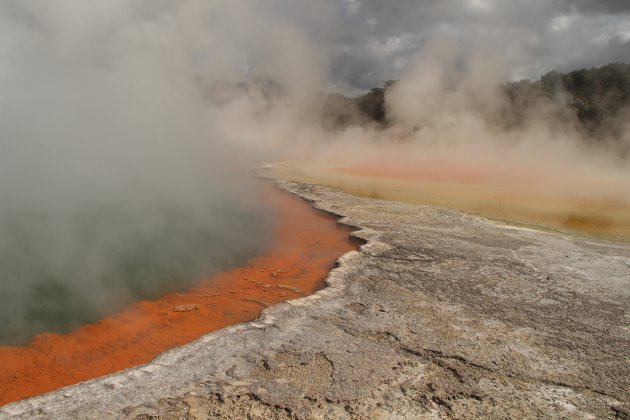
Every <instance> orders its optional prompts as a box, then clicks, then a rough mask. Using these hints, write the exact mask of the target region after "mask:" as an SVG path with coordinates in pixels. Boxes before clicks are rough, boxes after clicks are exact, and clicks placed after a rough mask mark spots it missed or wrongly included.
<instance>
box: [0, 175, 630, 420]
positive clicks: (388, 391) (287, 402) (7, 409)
mask: <svg viewBox="0 0 630 420" xmlns="http://www.w3.org/2000/svg"><path fill="white" fill-rule="evenodd" d="M278 183H279V185H280V186H281V187H282V188H284V189H287V190H289V191H291V192H293V193H295V194H297V195H299V196H301V197H303V198H305V199H307V200H310V201H312V202H313V203H314V205H315V207H317V208H319V209H322V210H325V211H327V212H331V213H334V214H336V215H339V216H340V217H341V220H340V222H341V223H344V224H348V225H351V226H355V227H357V229H358V230H357V231H356V232H354V236H356V237H357V238H360V239H363V240H365V241H366V244H365V245H362V246H361V248H360V249H359V250H358V251H355V252H351V253H348V254H346V255H344V256H343V257H342V258H340V260H339V267H338V268H337V269H335V270H333V271H332V272H331V273H330V275H329V277H328V285H329V286H328V287H327V288H326V289H325V290H322V291H320V292H319V293H317V294H315V295H312V296H309V297H306V298H302V299H298V300H294V301H291V302H287V303H283V304H280V305H277V306H274V307H271V308H268V309H267V310H265V312H264V313H263V316H262V317H261V318H260V319H259V320H257V321H256V322H253V323H248V324H243V325H238V326H234V327H231V328H227V329H224V330H222V331H218V332H216V333H211V334H208V335H206V336H204V337H202V338H201V339H199V340H197V341H195V342H193V343H190V344H188V345H186V346H182V347H179V348H176V349H173V350H171V351H169V352H167V353H165V354H163V355H162V356H160V357H158V358H157V359H155V360H154V361H153V362H151V363H149V364H147V365H144V366H139V367H137V368H133V369H129V370H126V371H124V372H121V373H118V374H115V375H110V376H107V377H104V378H100V379H95V380H92V381H89V382H86V383H82V384H78V385H75V386H71V387H68V388H64V389H61V390H59V391H56V392H53V393H50V394H47V395H43V396H40V397H36V398H32V399H29V400H25V401H21V402H17V403H13V404H10V405H7V406H4V407H2V408H0V418H10V417H16V418H53V419H60V418H136V419H152V418H160V419H178V418H190V419H203V418H209V417H210V418H215V417H217V418H245V417H247V418H254V419H258V418H259V419H272V418H277V419H284V418H331V419H333V418H334V419H337V418H375V419H376V418H384V419H385V418H387V419H389V418H583V419H586V418H615V417H618V418H629V416H630V245H628V244H623V243H614V242H607V241H603V240H594V239H585V238H577V237H571V236H565V235H561V234H556V233H544V232H539V231H536V230H532V229H523V228H514V227H509V226H502V225H498V224H495V223H492V222H490V221H487V220H485V219H482V218H479V217H475V216H470V215H467V214H464V213H461V212H459V211H456V210H451V209H446V208H439V207H429V206H419V205H411V204H402V203H397V202H387V201H380V200H373V199H366V198H357V197H354V196H351V195H347V194H343V193H340V192H337V191H335V190H331V189H328V188H324V187H319V186H313V185H307V184H299V183H288V182H282V181H279V182H278Z"/></svg>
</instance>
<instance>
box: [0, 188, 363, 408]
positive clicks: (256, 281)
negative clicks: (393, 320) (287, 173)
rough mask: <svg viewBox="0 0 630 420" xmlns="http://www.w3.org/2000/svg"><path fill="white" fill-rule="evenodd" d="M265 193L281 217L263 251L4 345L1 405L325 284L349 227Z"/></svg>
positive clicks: (145, 355)
mask: <svg viewBox="0 0 630 420" xmlns="http://www.w3.org/2000/svg"><path fill="white" fill-rule="evenodd" d="M265 194H266V198H265V201H266V202H267V203H268V204H269V206H271V207H272V209H273V210H274V211H275V212H276V213H277V215H278V217H277V225H276V226H275V230H274V240H273V245H272V248H271V249H269V250H268V251H267V252H266V253H265V254H263V255H260V256H258V257H256V258H254V259H252V260H250V261H248V262H247V263H246V264H245V265H244V266H242V267H238V268H235V269H233V270H230V271H226V272H223V273H220V274H218V275H215V276H213V277H211V278H209V279H207V280H205V281H202V282H201V283H199V284H198V285H197V286H196V287H194V288H192V289H190V290H188V291H187V292H183V293H171V294H168V295H166V296H163V297H162V298H160V299H157V300H153V301H146V302H138V303H136V304H134V305H133V306H131V307H130V308H128V309H127V310H125V311H123V312H121V313H119V314H116V315H114V316H112V317H109V318H107V319H103V320H102V321H100V322H97V323H95V324H92V325H86V326H84V327H81V328H79V329H78V330H76V331H74V332H72V333H69V334H65V335H58V334H40V335H38V336H37V337H35V338H34V339H33V340H32V342H31V343H30V344H29V345H28V346H26V347H0V405H3V404H6V403H9V402H12V401H16V400H20V399H23V398H26V397H31V396H34V395H38V394H42V393H44V392H47V391H51V390H54V389H56V388H60V387H62V386H66V385H71V384H75V383H78V382H81V381H84V380H87V379H90V378H95V377H99V376H103V375H106V374H110V373H114V372H117V371H120V370H123V369H125V368H129V367H132V366H136V365H140V364H143V363H146V362H148V361H150V360H152V359H153V358H154V357H155V356H157V355H158V354H160V353H162V352H164V351H165V350H168V349H171V348H173V347H176V346H180V345H182V344H186V343H188V342H190V341H192V340H194V339H196V338H198V337H200V336H201V335H203V334H206V333H208V332H210V331H215V330H218V329H221V328H224V327H226V326H229V325H233V324H238V323H241V322H245V321H251V320H254V319H256V318H257V317H258V316H259V315H260V313H261V311H262V310H263V309H264V308H265V307H267V306H270V305H273V304H276V303H278V302H282V301H286V300H289V299H295V298H297V297H301V296H305V295H308V294H311V293H313V292H314V291H316V290H319V289H321V288H322V287H323V285H324V284H323V280H324V278H325V276H326V273H327V272H328V271H329V270H330V269H331V268H332V267H334V262H335V259H336V258H337V257H339V256H341V255H342V254H344V253H345V252H347V251H349V250H352V249H355V248H356V244H353V243H352V242H350V240H349V229H348V228H346V227H342V226H340V225H338V224H337V223H336V221H335V218H334V217H332V216H330V215H328V214H325V213H323V212H319V211H316V210H314V209H313V208H312V207H311V205H310V204H309V203H307V202H305V201H303V200H301V199H299V198H297V197H295V196H292V195H290V194H288V193H286V192H281V191H278V190H277V189H275V188H272V187H271V186H267V189H266V190H265Z"/></svg>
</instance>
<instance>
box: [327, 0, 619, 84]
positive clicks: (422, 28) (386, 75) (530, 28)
mask: <svg viewBox="0 0 630 420" xmlns="http://www.w3.org/2000/svg"><path fill="white" fill-rule="evenodd" d="M340 1H341V3H342V6H341V7H340V11H339V13H340V15H341V16H342V19H341V20H342V22H340V24H339V25H338V30H337V32H335V33H334V34H335V36H336V39H335V40H334V43H335V48H334V59H333V61H332V63H333V64H332V65H333V74H334V77H335V78H336V79H337V80H339V81H341V82H345V83H348V84H350V85H351V86H354V87H359V88H367V87H370V86H375V85H378V84H379V83H381V82H382V81H383V80H387V79H394V78H397V77H399V75H400V74H401V72H403V71H404V69H405V68H406V66H408V65H409V63H410V60H412V59H413V57H414V55H415V54H417V53H418V52H420V51H421V50H422V49H423V47H425V46H426V45H427V44H429V43H431V42H432V41H435V40H436V39H440V38H448V39H450V40H454V41H455V42H456V43H457V44H458V45H459V47H460V48H461V49H462V51H463V52H465V51H467V50H469V49H473V50H474V49H475V48H479V47H480V46H484V47H485V48H487V49H491V50H494V51H495V52H496V54H497V55H500V56H501V57H503V58H504V59H505V60H506V61H507V63H508V64H509V66H510V73H511V74H510V76H511V77H512V78H514V79H519V78H537V77H538V76H540V74H542V73H544V72H547V71H549V70H552V69H557V70H573V69H575V68H579V67H590V66H597V65H602V64H605V63H608V62H613V61H623V62H627V61H629V60H630V0H577V1H575V0H574V1H571V0H388V1H383V0H340Z"/></svg>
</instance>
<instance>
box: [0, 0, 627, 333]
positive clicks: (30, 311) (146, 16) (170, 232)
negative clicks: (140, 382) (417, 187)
mask: <svg viewBox="0 0 630 420" xmlns="http://www.w3.org/2000/svg"><path fill="white" fill-rule="evenodd" d="M624 4H625V3H624ZM629 12H630V9H629V8H628V7H626V6H624V5H622V2H618V1H612V0H611V1H599V2H589V1H578V2H569V1H557V2H544V1H538V2H533V3H532V2H530V1H514V2H497V1H492V0H484V1H478V0H476V1H467V0H448V1H442V2H424V1H420V2H415V1H400V0H398V1H392V2H388V3H387V4H385V3H383V2H378V1H371V0H339V1H338V0H326V1H321V2H313V1H306V0H273V1H269V2H260V1H254V0H235V1H230V2H225V1H218V0H216V1H213V0H211V1H202V0H190V1H162V0H157V1H152V2H146V1H140V0H131V1H129V0H91V1H81V2H76V1H74V0H59V1H55V2H45V1H37V0H7V1H4V2H2V4H1V5H0V282H1V283H0V284H1V287H0V320H2V323H1V326H0V344H2V343H21V342H24V341H25V340H27V339H28V338H30V337H31V336H32V335H33V334H35V333H37V332H40V331H44V330H52V331H66V330H68V329H70V328H73V327H75V326H77V325H79V324H81V323H85V322H89V321H92V320H95V319H97V318H98V317H101V316H103V315H105V314H108V313H111V312H113V311H115V310H117V309H119V308H121V307H122V306H124V305H126V304H128V303H129V302H131V301H133V300H136V299H138V298H150V297H153V296H156V295H159V294H160V293H162V292H163V291H164V290H172V289H177V288H181V287H184V286H185V285H187V284H190V283H191V282H193V281H195V280H197V279H199V278H200V277H204V276H207V275H209V274H211V273H212V272H215V271H216V270H220V269H223V268H226V267H229V266H232V265H234V264H238V263H239V262H241V261H243V260H244V259H246V258H247V257H249V256H252V255H254V254H256V253H257V252H259V251H260V250H261V249H262V248H263V247H265V246H266V245H267V242H266V241H267V240H268V230H269V224H270V219H271V216H270V215H269V214H266V212H265V211H264V209H262V208H261V207H260V205H259V204H258V200H257V199H256V195H255V186H254V185H253V184H252V181H251V179H250V178H249V177H248V176H246V175H245V171H246V170H247V169H248V168H251V167H253V166H255V165H257V164H258V163H259V162H260V161H263V160H282V159H311V160H317V161H324V162H331V161H332V162H340V163H344V164H345V163H353V162H359V163H361V162H363V163H366V162H368V163H369V164H371V165H374V166H378V165H382V164H383V163H385V164H386V165H388V166H394V167H396V166H400V165H399V163H400V162H404V164H405V165H407V166H412V167H413V166H414V165H428V164H427V162H439V161H448V162H449V163H448V164H447V165H444V166H443V168H446V169H445V170H448V171H451V169H452V168H453V167H454V166H457V165H458V164H459V162H462V164H461V166H462V167H463V166H467V167H469V166H471V165H472V166H476V167H483V168H490V170H488V171H486V172H487V173H490V174H494V175H492V176H494V177H495V178H496V177H498V176H500V175H498V174H500V173H502V170H503V168H506V167H507V168H509V170H510V171H511V172H517V173H519V174H520V173H535V174H537V176H539V177H540V180H538V181H537V183H536V184H535V185H534V186H535V187H536V188H538V186H540V185H542V186H544V188H548V191H549V192H550V193H552V194H556V193H563V194H564V193H569V194H571V193H573V192H580V194H587V195H589V194H590V195H591V196H597V197H599V196H600V195H601V196H603V197H604V198H606V199H608V198H616V199H620V200H621V201H623V200H626V198H624V197H623V194H624V191H626V193H627V191H628V189H627V188H628V179H629V177H628V162H627V157H624V155H623V153H622V151H623V150H628V145H629V144H630V138H629V137H628V136H629V134H628V133H629V131H628V124H627V122H624V121H627V118H626V119H624V117H626V116H627V115H628V113H627V112H625V113H624V112H622V113H620V114H619V118H618V124H617V125H616V127H617V128H616V133H615V135H614V136H612V135H611V136H604V138H603V139H601V140H602V141H600V142H598V143H597V144H596V145H594V143H592V142H589V141H588V135H587V134H586V133H584V132H583V131H582V130H581V129H580V128H579V127H578V126H577V125H576V124H575V118H574V115H572V114H571V112H570V109H569V108H568V107H566V106H565V105H566V104H562V103H560V102H561V101H560V102H556V103H550V102H548V101H541V102H537V103H535V104H534V106H532V107H531V109H529V110H528V112H527V113H526V116H525V118H523V120H522V121H520V123H519V124H518V125H514V124H507V123H506V121H507V120H509V118H508V117H509V116H506V114H505V112H504V111H505V103H506V97H505V96H504V95H503V94H502V93H501V92H500V90H499V89H498V88H497V87H498V86H499V85H500V84H501V83H504V82H507V81H509V80H516V79H518V78H521V77H530V78H535V77H538V76H539V75H540V74H542V73H544V72H546V71H548V70H551V69H553V68H559V69H561V70H567V69H571V68H575V67H577V66H591V65H601V64H605V63H606V62H609V61H618V60H620V59H622V58H624V57H628V52H629V51H630V37H629V36H628V34H629V33H630V28H629V27H628V22H630V19H628V13H629ZM571 51H578V52H579V54H575V55H572V54H571V53H570V52H571ZM388 79H399V82H398V83H397V84H396V85H395V86H394V87H393V88H392V89H390V90H389V91H388V93H387V95H386V98H385V110H384V111H383V112H384V113H385V114H386V116H387V119H388V121H389V124H388V125H387V126H386V127H377V126H375V125H374V124H372V122H370V121H364V120H361V119H359V120H357V121H354V122H352V123H350V124H330V121H329V120H328V117H329V115H328V116H327V114H326V113H327V112H328V113H330V112H332V111H331V109H329V108H326V109H324V110H322V109H321V108H322V97H323V93H324V92H331V91H341V92H343V93H345V94H347V95H351V94H355V93H358V92H361V91H363V90H364V89H367V88H370V87H373V86H375V85H379V84H381V83H382V82H384V81H385V80H388ZM560 96H562V95H560ZM341 102H343V100H341ZM341 108H342V110H341V111H340V114H339V113H335V112H337V111H334V112H333V114H335V115H334V117H335V118H334V119H335V121H337V120H340V119H344V118H346V116H352V115H354V114H353V112H354V111H355V110H354V109H352V106H350V107H349V108H345V107H341ZM530 111H531V112H530ZM339 115H341V116H342V117H343V118H342V117H340V116H339ZM559 116H562V118H560V117H559ZM565 117H566V118H565ZM349 119H350V120H351V119H352V118H349ZM613 137H614V138H613ZM497 168H498V169H497ZM453 172H457V170H456V169H454V170H453ZM541 188H543V187H541ZM591 193H592V194H591ZM598 194H599V195H598ZM624 205H625V204H623V203H622V205H621V208H624V209H625V207H623V206H624ZM624 211H625V210H624Z"/></svg>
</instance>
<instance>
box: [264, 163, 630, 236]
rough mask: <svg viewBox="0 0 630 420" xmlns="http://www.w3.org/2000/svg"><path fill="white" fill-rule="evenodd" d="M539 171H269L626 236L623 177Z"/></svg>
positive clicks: (416, 166) (458, 166) (308, 167)
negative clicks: (614, 178) (611, 177)
mask: <svg viewBox="0 0 630 420" xmlns="http://www.w3.org/2000/svg"><path fill="white" fill-rule="evenodd" d="M545 169H546V170H541V169H538V170H533V169H532V168H527V167H519V166H517V165H507V164H505V165H496V164H491V163H483V162H467V161H457V160H447V159H437V158H435V159H425V160H413V159H408V160H405V159H398V160H396V161H394V162H387V161H385V162H380V161H367V162H363V163H356V164H346V165H321V164H320V165H317V164H308V163H299V164H291V165H283V166H279V167H278V168H276V169H275V170H274V171H275V172H276V174H277V176H278V177H280V178H282V179H288V180H292V181H301V182H308V183H314V184H321V185H326V186H329V187H333V188H337V189H339V190H341V191H344V192H347V193H350V194H354V195H358V196H363V197H370V198H379V199H384V200H396V201H403V202H408V203H414V204H426V205H435V206H445V207H452V208H456V209H460V210H463V211H466V212H470V213H473V214H479V215H482V216H486V217H490V218H494V219H499V220H506V221H510V222H516V223H522V224H526V225H530V226H544V227H547V228H551V229H557V230H560V231H567V232H571V233H585V234H589V235H590V234H593V235H597V236H604V237H609V238H615V239H620V240H630V199H629V198H628V194H627V191H628V186H630V183H629V182H628V181H627V177H626V178H623V179H622V180H621V181H620V180H616V182H611V181H610V180H609V179H607V178H604V179H600V178H598V177H597V175H598V174H592V173H588V174H582V173H580V172H579V171H577V172H576V170H575V168H574V169H573V170H572V171H569V170H567V169H566V168H565V170H564V172H563V170H562V168H545ZM587 175H588V176H587Z"/></svg>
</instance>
